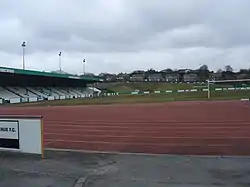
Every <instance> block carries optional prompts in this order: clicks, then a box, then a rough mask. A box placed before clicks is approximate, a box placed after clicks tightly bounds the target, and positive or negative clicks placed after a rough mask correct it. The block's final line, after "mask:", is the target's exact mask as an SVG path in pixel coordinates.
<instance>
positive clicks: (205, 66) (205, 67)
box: [199, 64, 208, 71]
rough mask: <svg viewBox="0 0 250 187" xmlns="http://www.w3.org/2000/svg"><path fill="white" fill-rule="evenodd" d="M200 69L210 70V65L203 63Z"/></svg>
mask: <svg viewBox="0 0 250 187" xmlns="http://www.w3.org/2000/svg"><path fill="white" fill-rule="evenodd" d="M199 70H202V71H208V66H207V65H206V64H204V65H202V66H201V67H200V68H199Z"/></svg>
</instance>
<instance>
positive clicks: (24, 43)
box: [21, 42, 26, 70]
mask: <svg viewBox="0 0 250 187" xmlns="http://www.w3.org/2000/svg"><path fill="white" fill-rule="evenodd" d="M21 46H22V48H23V70H25V47H26V42H23V43H22V45H21Z"/></svg>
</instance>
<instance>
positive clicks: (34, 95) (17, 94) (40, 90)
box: [0, 86, 96, 103]
mask: <svg viewBox="0 0 250 187" xmlns="http://www.w3.org/2000/svg"><path fill="white" fill-rule="evenodd" d="M94 92H96V90H95V91H94V90H93V89H92V88H86V87H84V88H82V87H14V86H8V87H0V99H3V100H4V101H5V102H10V103H19V102H26V101H29V102H34V101H39V100H56V99H67V98H80V97H81V98H85V97H93V95H94Z"/></svg>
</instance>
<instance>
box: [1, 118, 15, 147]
mask: <svg viewBox="0 0 250 187" xmlns="http://www.w3.org/2000/svg"><path fill="white" fill-rule="evenodd" d="M1 147H2V148H10V149H19V124H18V121H14V120H13V121H11V120H10V121H7V120H0V148H1Z"/></svg>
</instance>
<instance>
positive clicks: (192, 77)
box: [183, 73, 198, 82]
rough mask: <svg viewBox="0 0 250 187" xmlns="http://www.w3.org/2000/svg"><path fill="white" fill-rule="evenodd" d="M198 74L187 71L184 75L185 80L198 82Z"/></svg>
mask: <svg viewBox="0 0 250 187" xmlns="http://www.w3.org/2000/svg"><path fill="white" fill-rule="evenodd" d="M197 80H198V76H197V74H196V73H186V74H184V75H183V82H197Z"/></svg>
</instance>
